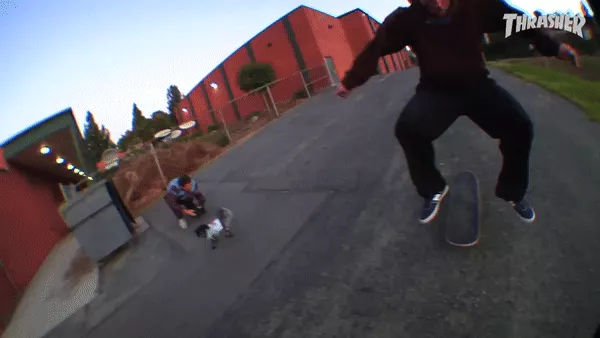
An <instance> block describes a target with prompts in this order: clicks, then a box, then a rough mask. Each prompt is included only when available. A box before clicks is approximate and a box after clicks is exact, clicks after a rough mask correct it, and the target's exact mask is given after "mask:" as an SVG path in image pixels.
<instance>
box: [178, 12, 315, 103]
mask: <svg viewBox="0 0 600 338" xmlns="http://www.w3.org/2000/svg"><path fill="white" fill-rule="evenodd" d="M301 8H309V7H307V6H304V5H300V6H298V7H296V8H294V9H293V10H291V11H289V12H287V13H286V14H284V15H282V16H281V17H279V19H277V20H275V21H273V22H272V23H271V24H270V25H268V26H267V27H265V28H263V29H262V30H261V31H260V32H258V33H256V34H254V36H252V37H251V38H250V39H248V40H247V41H246V42H244V43H242V45H241V46H239V47H238V48H237V49H235V50H234V51H233V52H231V53H230V54H229V55H227V56H226V57H225V58H224V59H223V61H221V62H220V63H219V64H217V65H216V66H215V67H214V68H213V69H211V70H210V71H209V72H208V73H206V75H204V77H203V78H202V80H200V81H199V82H198V83H197V84H196V85H195V86H194V87H192V89H190V91H189V92H188V93H187V94H185V96H189V95H190V94H191V93H192V92H193V91H195V90H196V88H198V87H199V86H200V85H201V84H202V82H204V80H205V79H206V77H207V76H208V75H210V74H211V73H212V72H214V71H215V70H217V69H219V67H221V65H222V64H224V63H225V61H227V60H228V59H229V58H230V57H232V56H233V54H235V53H237V52H238V51H239V50H240V49H242V48H244V46H246V45H247V44H248V43H250V42H252V40H254V39H256V37H258V36H259V35H261V34H262V33H264V32H265V31H266V30H267V29H269V28H271V27H273V26H275V25H276V24H277V23H279V22H280V21H281V20H283V19H285V17H286V16H288V15H290V14H292V13H294V12H296V11H297V10H299V9H301ZM310 9H312V8H310Z"/></svg>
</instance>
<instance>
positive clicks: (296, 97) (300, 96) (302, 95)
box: [292, 89, 308, 100]
mask: <svg viewBox="0 0 600 338" xmlns="http://www.w3.org/2000/svg"><path fill="white" fill-rule="evenodd" d="M307 98H308V93H307V92H306V90H304V89H299V90H297V91H296V92H295V93H294V95H292V100H299V99H307Z"/></svg>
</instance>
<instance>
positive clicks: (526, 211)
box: [510, 199, 535, 223]
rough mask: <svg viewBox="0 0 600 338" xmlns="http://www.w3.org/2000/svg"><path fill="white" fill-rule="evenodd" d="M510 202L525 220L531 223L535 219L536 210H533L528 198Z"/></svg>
mask: <svg viewBox="0 0 600 338" xmlns="http://www.w3.org/2000/svg"><path fill="white" fill-rule="evenodd" d="M510 204H511V205H512V207H513V209H515V211H516V212H517V215H519V217H520V218H521V219H522V220H523V221H525V222H527V223H531V222H533V221H534V220H535V211H533V208H532V207H531V205H529V203H527V201H526V200H524V199H523V200H521V201H519V202H516V203H515V202H510Z"/></svg>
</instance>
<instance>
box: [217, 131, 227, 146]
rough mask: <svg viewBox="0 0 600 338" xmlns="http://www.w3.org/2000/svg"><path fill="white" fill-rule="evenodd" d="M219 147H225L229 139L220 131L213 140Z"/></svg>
mask: <svg viewBox="0 0 600 338" xmlns="http://www.w3.org/2000/svg"><path fill="white" fill-rule="evenodd" d="M215 143H216V144H217V145H218V146H220V147H223V148H224V147H227V146H228V145H229V143H231V141H230V140H229V138H228V137H227V135H225V134H223V133H220V135H219V138H218V139H217V140H216V142H215Z"/></svg>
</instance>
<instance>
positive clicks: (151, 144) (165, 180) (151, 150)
mask: <svg viewBox="0 0 600 338" xmlns="http://www.w3.org/2000/svg"><path fill="white" fill-rule="evenodd" d="M150 152H151V153H152V157H153V158H154V163H156V167H157V168H158V173H159V174H160V177H161V178H162V180H163V183H164V184H165V187H167V188H168V186H169V185H168V183H167V179H166V178H165V174H164V173H163V171H162V168H161V167H160V162H159V161H158V156H156V149H154V143H152V142H150Z"/></svg>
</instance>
